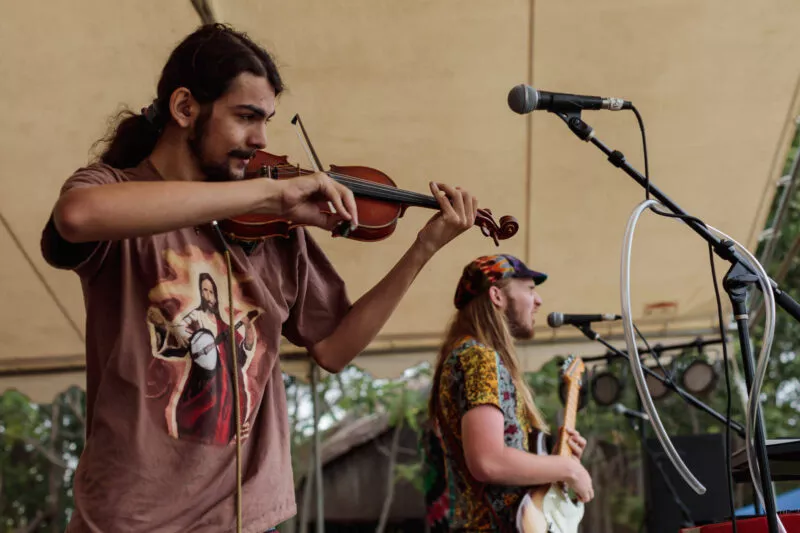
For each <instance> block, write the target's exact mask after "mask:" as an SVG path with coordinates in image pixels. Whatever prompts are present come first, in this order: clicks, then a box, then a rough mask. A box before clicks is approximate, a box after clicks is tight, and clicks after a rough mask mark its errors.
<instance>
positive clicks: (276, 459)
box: [42, 160, 350, 533]
mask: <svg viewBox="0 0 800 533" xmlns="http://www.w3.org/2000/svg"><path fill="white" fill-rule="evenodd" d="M160 180H162V178H161V177H160V176H159V174H158V172H157V171H156V169H155V167H153V165H152V164H151V163H150V162H149V161H148V160H145V161H144V162H143V163H142V164H140V165H139V166H138V167H136V168H134V169H129V170H126V171H120V170H116V169H113V168H111V167H108V166H106V165H102V164H94V165H91V166H89V167H86V168H82V169H80V170H78V171H77V172H76V173H75V174H74V175H73V176H72V177H70V178H69V179H68V180H67V182H66V183H65V185H64V187H63V189H62V194H63V193H64V192H66V191H68V190H71V189H74V188H77V187H93V186H98V185H102V184H109V183H118V182H125V181H160ZM175 201H181V199H178V198H176V199H175ZM230 249H231V266H232V274H233V277H232V288H233V298H232V300H233V310H234V325H235V327H234V328H233V333H232V336H233V343H232V342H231V328H230V318H229V314H230V306H231V297H230V295H229V291H228V271H227V266H226V261H225V256H224V255H223V250H224V248H223V247H222V243H220V241H219V239H218V237H217V236H216V235H215V234H214V233H212V231H211V230H210V228H209V227H208V226H204V227H201V228H186V229H183V230H178V231H172V232H169V233H163V234H158V235H154V236H149V237H141V238H134V239H127V240H122V241H113V242H100V243H89V244H71V243H68V242H66V241H65V240H63V239H62V238H61V237H60V236H59V234H58V232H57V230H56V229H55V226H54V225H53V223H52V219H51V220H50V222H49V223H48V224H47V227H46V228H45V230H44V232H43V235H42V252H43V254H44V257H45V258H46V260H47V261H48V262H49V263H50V264H51V265H53V266H55V267H58V268H65V269H72V270H74V271H75V272H76V273H77V274H78V275H79V277H80V280H81V284H82V287H83V294H84V299H85V303H86V311H87V324H86V374H87V391H86V393H87V420H86V431H87V439H86V446H85V450H84V452H83V455H82V456H81V458H80V462H79V465H78V468H77V471H76V473H75V480H74V497H75V512H74V515H73V517H72V521H71V522H70V525H69V527H68V528H67V531H68V532H70V533H72V532H81V533H82V532H86V531H92V532H96V531H103V532H117V531H120V532H121V531H125V532H139V531H142V532H144V531H147V532H151V531H159V532H179V531H180V532H183V531H192V532H196V533H203V532H214V533H217V532H222V531H232V530H233V529H234V528H235V524H236V517H235V507H234V497H235V490H236V461H235V457H236V455H235V454H236V443H235V435H236V419H235V396H234V394H235V390H234V375H233V371H234V368H235V371H236V372H237V373H238V374H237V375H238V382H239V387H240V389H239V390H240V391H241V394H240V406H241V411H240V412H241V423H242V432H243V439H242V485H243V489H242V490H243V504H242V513H243V519H244V520H243V531H246V532H263V531H264V530H266V529H268V528H270V527H274V526H276V525H277V524H279V523H280V522H282V521H283V520H286V519H287V518H289V517H291V516H292V515H294V514H295V511H296V507H295V500H294V486H293V480H292V468H291V462H290V457H289V427H288V420H287V414H286V413H287V407H286V397H285V394H284V386H283V380H282V377H281V370H280V364H279V355H278V347H279V343H280V340H281V335H283V336H285V337H286V338H287V339H288V340H289V341H290V342H292V343H294V344H296V345H298V346H304V347H305V346H311V345H313V344H315V343H316V342H317V341H319V340H322V339H323V338H325V337H326V336H327V335H328V334H330V333H331V332H332V331H333V329H334V328H335V327H336V325H337V324H338V322H339V320H340V319H341V317H342V316H344V314H345V313H346V312H347V310H348V309H349V307H350V302H349V300H348V298H347V295H346V293H345V287H344V283H343V282H342V280H341V278H340V277H339V276H338V275H337V273H336V272H335V271H334V269H333V267H332V265H331V264H330V263H329V261H328V260H327V259H326V257H325V255H324V254H323V252H322V251H321V250H320V248H319V247H318V246H317V245H316V243H315V242H314V241H313V240H312V239H311V237H310V235H308V234H307V233H306V232H305V231H304V230H302V229H297V230H294V231H293V232H292V235H291V236H290V238H288V239H284V238H280V237H278V238H272V239H268V240H266V241H264V242H263V243H262V244H259V245H258V246H257V247H256V248H255V249H254V250H253V251H252V252H251V253H250V255H247V254H246V253H245V252H244V251H243V249H242V248H241V247H240V246H238V245H235V244H232V245H230ZM232 344H233V349H232V346H231V345H232ZM233 351H235V357H231V353H232V352H233ZM233 359H235V360H236V363H235V366H234V364H233Z"/></svg>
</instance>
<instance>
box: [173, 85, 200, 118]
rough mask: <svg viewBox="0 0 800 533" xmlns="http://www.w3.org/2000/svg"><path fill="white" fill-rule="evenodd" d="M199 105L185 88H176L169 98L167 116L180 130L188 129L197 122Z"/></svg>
mask: <svg viewBox="0 0 800 533" xmlns="http://www.w3.org/2000/svg"><path fill="white" fill-rule="evenodd" d="M199 113H200V104H198V103H197V100H195V99H194V96H192V91H190V90H189V89H187V88H186V87H178V88H177V89H175V90H174V91H172V95H171V96H170V98H169V114H170V115H171V116H172V119H173V120H174V121H175V122H176V123H177V124H178V126H180V127H181V128H188V127H190V126H192V125H193V124H194V121H195V120H197V115H198V114H199Z"/></svg>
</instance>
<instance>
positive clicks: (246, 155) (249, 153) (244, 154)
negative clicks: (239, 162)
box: [228, 150, 256, 159]
mask: <svg viewBox="0 0 800 533" xmlns="http://www.w3.org/2000/svg"><path fill="white" fill-rule="evenodd" d="M255 153H256V151H255V150H231V151H230V152H228V155H229V156H231V157H238V158H239V159H251V158H252V157H253V155H255Z"/></svg>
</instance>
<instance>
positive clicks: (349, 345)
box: [311, 241, 434, 372]
mask: <svg viewBox="0 0 800 533" xmlns="http://www.w3.org/2000/svg"><path fill="white" fill-rule="evenodd" d="M433 253H434V252H433V251H431V250H430V249H428V248H426V247H425V246H424V245H422V244H421V243H420V242H419V241H416V242H415V243H414V245H412V246H411V248H409V249H408V251H407V252H406V253H405V255H403V257H402V258H401V259H400V261H398V262H397V264H396V265H395V266H394V268H393V269H392V270H391V271H390V272H389V273H388V274H387V275H386V276H385V277H384V278H383V279H382V280H381V281H380V282H379V283H378V284H377V285H375V287H373V288H372V289H371V290H370V291H369V292H367V293H366V294H364V296H362V297H361V298H359V299H358V301H357V302H356V303H355V304H354V305H353V307H352V309H351V310H350V312H349V313H347V315H346V316H345V317H344V319H343V320H342V322H341V323H340V324H339V326H338V327H337V328H336V330H335V331H334V332H333V333H332V334H331V335H330V336H329V337H327V338H326V339H324V340H323V341H321V342H319V343H318V344H317V345H315V346H314V347H313V348H312V350H311V355H312V356H313V357H314V359H316V361H317V363H319V364H320V366H322V367H323V368H325V369H326V370H329V371H332V372H338V371H340V370H341V369H342V368H344V367H345V366H346V365H347V364H348V363H349V362H350V361H352V360H353V359H354V358H355V357H356V356H357V355H358V354H359V353H361V351H362V350H364V348H366V347H367V345H369V343H370V342H372V340H373V339H374V338H375V336H376V335H377V334H378V333H379V332H380V330H381V328H383V326H384V325H385V324H386V322H387V321H388V320H389V317H390V316H391V315H392V313H393V312H394V310H395V309H396V308H397V305H398V304H399V303H400V300H402V298H403V296H404V295H405V294H406V292H407V291H408V288H409V287H410V286H411V284H412V283H413V281H414V279H415V278H416V277H417V275H418V274H419V272H420V271H421V270H422V268H423V267H424V266H425V264H426V263H427V262H428V261H429V260H430V258H431V257H432V256H433Z"/></svg>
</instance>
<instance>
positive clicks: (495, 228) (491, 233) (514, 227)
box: [475, 209, 519, 246]
mask: <svg viewBox="0 0 800 533" xmlns="http://www.w3.org/2000/svg"><path fill="white" fill-rule="evenodd" d="M475 225H476V226H478V227H479V228H481V232H483V234H484V235H486V236H487V237H491V238H492V239H493V240H494V244H495V246H500V243H499V242H498V241H502V240H505V239H510V238H511V237H513V236H514V235H516V234H517V231H519V222H517V219H516V218H514V217H512V216H511V215H505V216H503V217H500V224H499V225H498V224H497V222H495V220H494V218H493V217H492V211H491V210H490V209H478V215H477V216H476V217H475Z"/></svg>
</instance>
